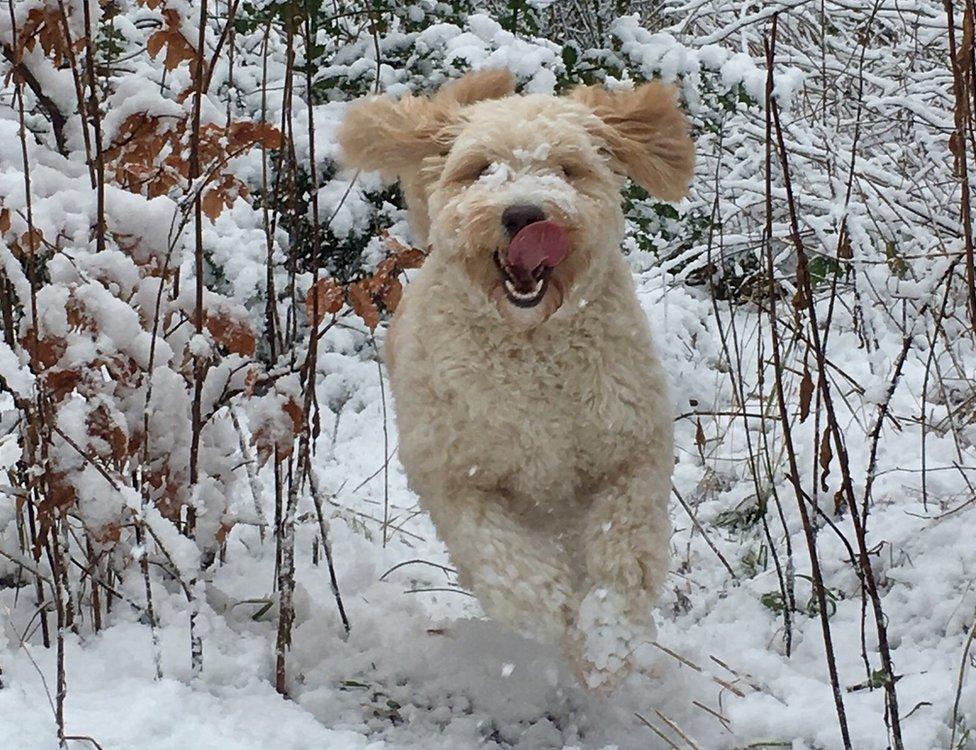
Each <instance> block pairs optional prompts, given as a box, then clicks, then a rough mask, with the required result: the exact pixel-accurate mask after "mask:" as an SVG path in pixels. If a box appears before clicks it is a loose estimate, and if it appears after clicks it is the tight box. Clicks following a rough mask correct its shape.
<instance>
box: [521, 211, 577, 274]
mask: <svg viewBox="0 0 976 750" xmlns="http://www.w3.org/2000/svg"><path fill="white" fill-rule="evenodd" d="M568 254H569V237H568V236H567V235H566V232H565V230H564V229H563V228H562V227H561V226H559V225H558V224H556V223H555V222H554V221H535V222H533V223H531V224H529V225H528V226H527V227H525V228H523V229H522V230H521V231H520V232H519V233H518V234H516V235H515V237H514V238H512V241H511V242H510V243H509V245H508V257H507V261H508V265H509V266H514V267H515V268H520V269H524V270H526V271H534V270H535V269H536V268H538V267H539V266H548V267H549V268H552V267H553V266H555V265H558V264H559V263H560V262H561V261H562V260H563V258H565V257H566V255H568Z"/></svg>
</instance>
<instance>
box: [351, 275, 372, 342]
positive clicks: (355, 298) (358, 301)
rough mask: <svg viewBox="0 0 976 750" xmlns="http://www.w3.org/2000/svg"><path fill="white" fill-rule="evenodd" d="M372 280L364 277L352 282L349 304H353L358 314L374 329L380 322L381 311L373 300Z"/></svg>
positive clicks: (370, 328)
mask: <svg viewBox="0 0 976 750" xmlns="http://www.w3.org/2000/svg"><path fill="white" fill-rule="evenodd" d="M370 282H371V279H362V280H360V281H357V282H355V283H353V284H350V285H349V286H348V288H347V291H348V293H349V304H350V305H352V309H353V310H354V311H355V313H356V315H358V316H359V317H360V318H362V319H363V322H365V323H366V325H367V326H368V327H369V330H371V331H374V330H376V326H378V325H379V324H380V311H379V308H378V307H377V306H376V302H374V301H373V295H372V292H371V289H370Z"/></svg>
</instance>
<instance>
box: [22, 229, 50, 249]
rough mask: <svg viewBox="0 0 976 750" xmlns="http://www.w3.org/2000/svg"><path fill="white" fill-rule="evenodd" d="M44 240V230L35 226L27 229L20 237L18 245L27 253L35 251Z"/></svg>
mask: <svg viewBox="0 0 976 750" xmlns="http://www.w3.org/2000/svg"><path fill="white" fill-rule="evenodd" d="M43 242H44V232H42V231H41V230H40V229H38V228H37V227H34V228H33V229H28V230H27V231H26V232H24V234H23V235H22V236H21V238H20V246H21V248H23V249H24V250H26V251H27V252H29V253H36V252H37V251H38V250H40V249H41V244H42V243H43Z"/></svg>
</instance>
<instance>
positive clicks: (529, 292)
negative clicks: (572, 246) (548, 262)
mask: <svg viewBox="0 0 976 750" xmlns="http://www.w3.org/2000/svg"><path fill="white" fill-rule="evenodd" d="M495 265H496V266H497V267H498V272H499V274H500V275H501V280H502V288H503V289H504V290H505V297H506V298H507V299H508V301H509V302H511V303H512V304H513V305H515V306H516V307H535V306H536V305H538V304H539V303H540V302H541V301H542V298H543V297H545V296H546V290H547V289H548V288H549V277H550V276H551V275H552V269H551V268H549V267H548V266H542V265H540V266H537V267H536V268H535V269H533V270H532V271H527V270H525V269H523V268H519V267H517V266H510V265H508V264H507V263H505V261H504V260H502V257H501V254H500V253H499V252H497V251H496V252H495Z"/></svg>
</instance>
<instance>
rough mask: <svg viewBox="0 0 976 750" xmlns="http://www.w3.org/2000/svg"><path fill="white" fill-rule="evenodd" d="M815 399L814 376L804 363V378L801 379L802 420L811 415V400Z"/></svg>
mask: <svg viewBox="0 0 976 750" xmlns="http://www.w3.org/2000/svg"><path fill="white" fill-rule="evenodd" d="M812 399H813V378H811V377H810V371H809V370H808V369H807V366H806V365H803V380H801V381H800V421H801V422H804V421H805V420H806V418H807V417H808V416H810V401H811V400H812Z"/></svg>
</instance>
